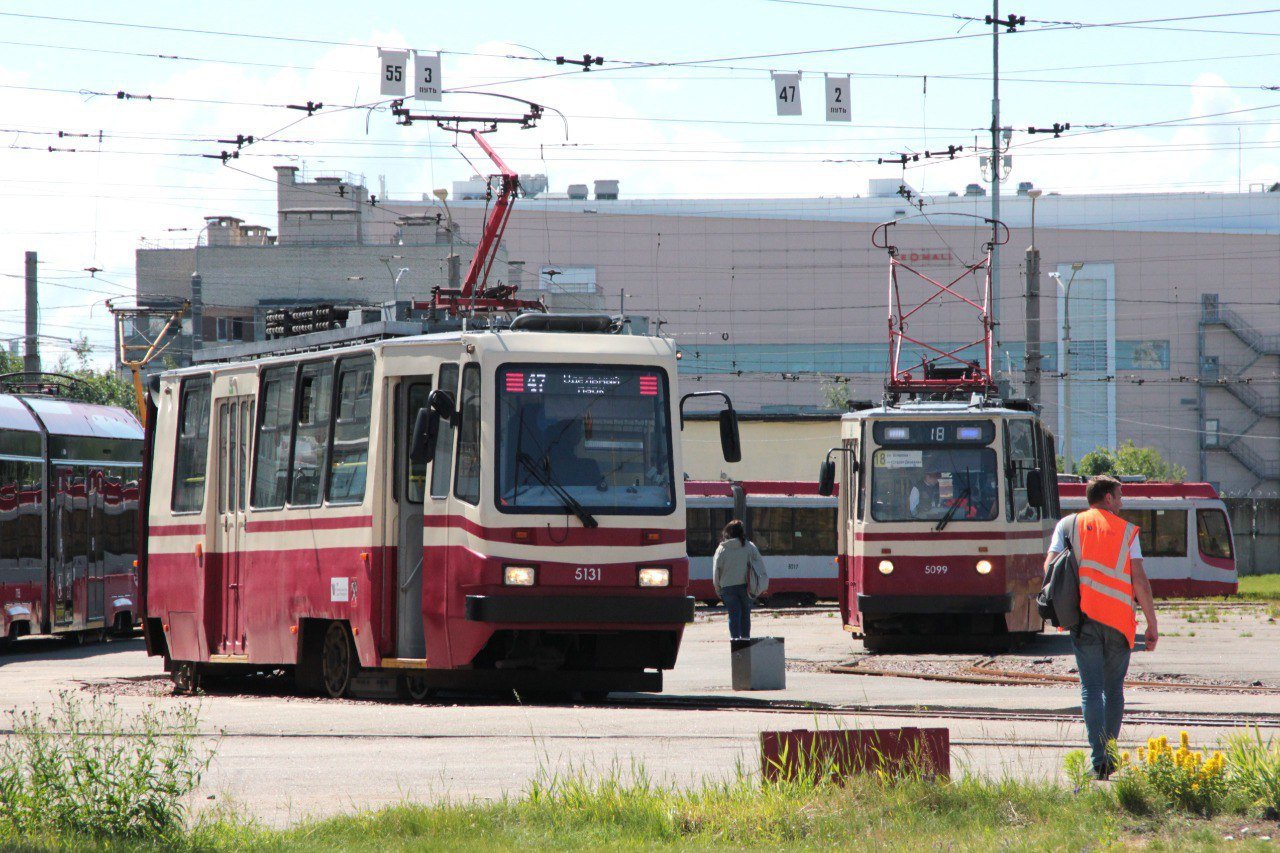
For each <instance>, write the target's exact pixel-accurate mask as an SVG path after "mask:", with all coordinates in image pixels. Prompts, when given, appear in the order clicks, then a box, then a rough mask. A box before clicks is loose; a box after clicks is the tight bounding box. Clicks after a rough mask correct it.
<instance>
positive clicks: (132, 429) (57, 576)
mask: <svg viewBox="0 0 1280 853" xmlns="http://www.w3.org/2000/svg"><path fill="white" fill-rule="evenodd" d="M32 387H33V388H35V389H43V390H48V388H49V387H51V386H48V385H41V384H40V383H34V385H33V386H32ZM141 469H142V427H141V425H140V424H139V423H138V421H137V419H136V418H134V416H133V415H132V414H130V413H129V412H126V411H125V410H123V409H119V408H115V407H111V406H98V405H92V404H89V403H78V402H72V401H68V400H62V399H58V398H57V397H53V396H47V395H42V394H40V393H22V394H0V645H4V644H7V643H8V642H9V641H11V640H14V639H17V638H18V637H21V636H24V635H29V634H53V635H58V636H65V637H72V638H76V639H85V638H90V637H95V636H100V635H101V634H102V633H103V632H105V631H108V630H111V631H115V632H117V633H127V632H130V631H132V630H133V628H134V625H135V619H136V617H139V616H140V615H141V612H140V607H139V606H138V604H137V601H138V578H137V572H136V571H135V568H134V566H135V561H136V559H137V544H136V543H137V529H138V525H137V518H138V515H137V513H138V478H139V475H140V473H141Z"/></svg>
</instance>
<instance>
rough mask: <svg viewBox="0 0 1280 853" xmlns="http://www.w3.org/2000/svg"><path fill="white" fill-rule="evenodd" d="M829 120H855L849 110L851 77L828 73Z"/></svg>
mask: <svg viewBox="0 0 1280 853" xmlns="http://www.w3.org/2000/svg"><path fill="white" fill-rule="evenodd" d="M826 81H827V121H853V113H851V112H850V111H849V77H848V75H845V76H843V77H832V76H831V75H827V78H826Z"/></svg>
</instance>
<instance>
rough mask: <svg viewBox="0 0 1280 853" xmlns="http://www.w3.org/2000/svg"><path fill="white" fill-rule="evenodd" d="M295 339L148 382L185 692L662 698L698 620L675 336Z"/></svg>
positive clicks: (152, 529) (174, 652) (153, 631)
mask: <svg viewBox="0 0 1280 853" xmlns="http://www.w3.org/2000/svg"><path fill="white" fill-rule="evenodd" d="M557 329H562V330H560V331H557ZM349 331H353V332H355V331H358V330H349ZM282 346H283V347H287V348H291V349H292V351H291V352H289V351H286V352H284V353H282V354H265V355H261V356H259V357H253V358H247V359H245V360H239V361H226V362H221V363H206V364H202V365H197V366H194V367H191V368H186V369H182V370H175V371H171V372H168V373H165V374H163V375H162V376H160V377H159V380H158V387H157V388H155V389H154V390H153V392H152V395H151V398H152V400H153V402H154V406H155V409H156V411H155V413H154V416H153V417H149V418H148V424H150V425H153V426H149V427H148V429H149V432H150V437H151V445H150V447H149V460H148V471H149V473H150V477H149V481H148V494H147V498H146V500H147V533H146V542H145V544H144V551H145V554H144V559H143V564H142V568H143V580H144V587H143V591H144V596H145V607H146V624H145V628H146V638H147V642H148V648H149V650H150V652H151V653H152V654H155V655H162V656H164V658H165V660H166V663H167V667H168V669H169V670H170V671H171V672H172V673H173V674H174V678H175V681H176V682H177V683H178V684H179V686H180V687H192V686H194V684H195V682H196V681H198V680H199V679H200V678H201V677H202V676H204V675H206V674H221V673H234V672H247V671H252V670H265V669H277V668H291V669H292V670H293V671H294V673H295V675H296V678H297V682H298V684H299V687H300V688H302V689H303V690H306V691H313V692H323V693H327V694H329V695H331V696H340V695H343V694H345V693H347V692H348V691H349V690H350V688H351V684H352V681H353V679H354V678H355V677H356V676H357V675H358V674H359V673H361V672H374V673H382V674H384V675H386V674H399V675H400V676H402V678H403V683H404V685H405V686H406V688H407V689H408V690H409V692H410V693H411V694H412V695H415V696H421V695H424V694H425V693H426V692H427V691H429V690H431V689H433V688H436V687H466V688H500V689H507V688H517V689H524V690H536V689H543V688H546V689H552V688H554V689H569V690H577V691H580V692H587V693H597V694H599V693H606V692H608V691H611V690H659V689H661V683H662V675H661V672H662V670H664V669H669V668H670V667H672V666H673V665H674V664H675V660H676V654H677V651H678V649H679V644H680V639H681V635H682V633H683V630H684V626H685V624H686V623H688V622H689V621H691V619H692V614H693V599H692V598H690V597H689V596H688V595H687V585H688V560H687V558H686V556H685V547H684V542H685V495H684V490H683V488H681V480H680V472H681V471H682V462H681V453H680V446H681V442H680V437H679V429H680V415H681V408H682V403H683V402H684V401H683V400H682V398H681V397H680V395H679V392H678V390H677V388H678V385H677V375H676V363H677V361H676V348H675V345H674V344H673V343H672V342H671V341H670V340H667V339H664V338H657V337H648V336H638V335H629V334H618V333H617V328H616V325H615V324H612V323H611V322H610V318H607V317H585V318H584V317H581V316H575V317H556V316H555V315H524V316H523V317H521V318H517V319H516V320H515V321H514V322H513V323H512V327H511V328H508V329H495V330H481V331H470V332H451V333H441V334H426V335H415V336H408V337H400V338H394V339H385V340H374V341H364V342H352V343H346V344H343V343H340V342H339V343H335V344H332V345H330V346H327V347H317V346H316V345H314V343H313V342H311V341H309V340H308V336H303V337H302V338H298V339H293V340H286V341H284V342H282ZM705 393H709V392H703V394H705ZM703 394H699V395H687V396H703ZM721 396H723V395H721ZM686 398H687V397H686ZM726 401H727V398H726ZM721 414H722V425H723V428H722V433H723V436H724V438H725V450H726V455H727V456H728V457H729V458H731V459H734V458H737V457H738V455H739V451H738V450H737V428H736V416H735V415H734V413H733V410H732V408H731V407H730V408H727V409H725V410H724V411H723V412H722V413H721Z"/></svg>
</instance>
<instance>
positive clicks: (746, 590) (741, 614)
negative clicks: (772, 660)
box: [711, 519, 769, 640]
mask: <svg viewBox="0 0 1280 853" xmlns="http://www.w3.org/2000/svg"><path fill="white" fill-rule="evenodd" d="M720 539H721V541H720V547H719V548H717V549H716V553H715V556H714V557H712V559H711V564H712V570H711V580H712V582H713V583H714V584H715V587H716V594H717V595H718V596H720V600H721V601H723V602H724V606H725V608H726V609H727V610H728V611H729V639H731V640H746V639H750V637H751V601H752V599H753V598H758V597H759V596H761V595H763V594H764V592H765V590H767V589H768V588H769V575H768V574H767V573H766V572H765V568H764V560H763V559H762V558H761V557H760V549H758V548H757V547H756V543H754V542H748V541H747V530H746V528H745V527H744V526H743V524H742V522H741V521H739V520H737V519H734V520H733V521H731V522H729V523H728V524H726V525H725V526H724V530H723V531H721V533H720Z"/></svg>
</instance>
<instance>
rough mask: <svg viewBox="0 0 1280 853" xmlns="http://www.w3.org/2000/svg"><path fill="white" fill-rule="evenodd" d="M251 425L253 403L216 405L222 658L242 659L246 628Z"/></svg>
mask: <svg viewBox="0 0 1280 853" xmlns="http://www.w3.org/2000/svg"><path fill="white" fill-rule="evenodd" d="M253 424H254V419H253V397H228V398H225V399H223V400H220V401H219V402H218V522H217V529H216V530H215V531H214V535H215V538H216V540H217V547H216V549H215V551H214V553H216V554H217V557H218V564H219V567H220V569H221V574H222V583H221V587H222V631H221V632H219V636H218V638H217V642H216V645H217V646H218V650H219V652H220V653H221V654H224V655H232V654H235V655H238V654H244V626H243V623H242V622H241V619H240V604H241V590H242V586H243V582H244V576H243V575H244V564H245V560H244V555H243V551H242V549H243V548H244V545H245V542H244V523H245V509H246V507H247V505H248V490H249V470H248V469H249V459H250V455H249V451H250V445H251V444H252V438H253Z"/></svg>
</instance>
